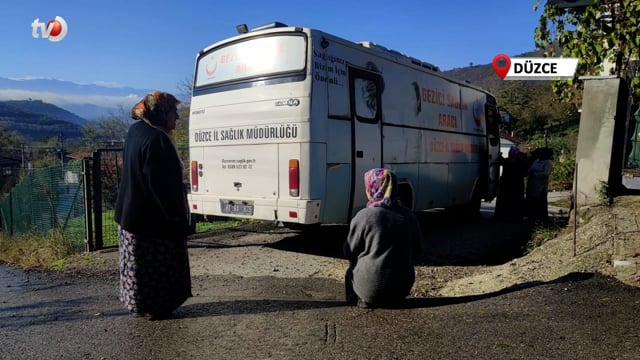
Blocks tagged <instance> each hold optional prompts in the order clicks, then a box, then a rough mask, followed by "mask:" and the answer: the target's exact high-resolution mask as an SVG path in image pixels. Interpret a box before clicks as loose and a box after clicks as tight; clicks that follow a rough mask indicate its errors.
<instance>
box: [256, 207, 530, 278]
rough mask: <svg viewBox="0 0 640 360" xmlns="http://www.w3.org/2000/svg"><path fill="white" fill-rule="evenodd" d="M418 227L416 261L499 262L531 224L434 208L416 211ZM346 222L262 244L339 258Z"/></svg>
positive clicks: (513, 253)
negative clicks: (462, 215)
mask: <svg viewBox="0 0 640 360" xmlns="http://www.w3.org/2000/svg"><path fill="white" fill-rule="evenodd" d="M416 216H417V218H418V221H419V222H420V224H421V227H422V235H423V244H422V245H423V246H422V248H423V251H422V254H421V256H420V257H419V260H418V265H426V266H429V265H432V266H445V265H455V266H476V265H499V264H504V263H506V262H508V261H511V260H513V259H514V258H517V257H520V256H522V255H523V254H524V251H525V250H526V245H527V243H528V241H529V240H530V238H531V235H532V233H533V232H534V231H535V227H534V226H533V224H532V223H529V222H526V221H520V222H507V221H498V220H495V219H493V217H492V216H487V215H482V216H478V217H477V218H474V219H461V218H460V217H459V216H458V214H456V213H455V212H450V211H444V210H435V211H425V212H420V213H417V214H416ZM348 232H349V228H348V226H346V225H345V226H324V225H323V226H317V227H315V228H312V229H309V230H308V231H304V230H303V231H299V232H298V233H292V234H291V236H288V237H286V238H284V239H282V240H280V241H277V242H274V243H270V244H266V245H265V246H268V247H271V248H274V249H278V250H282V251H292V252H298V253H304V254H311V255H317V256H324V257H332V258H339V259H342V258H344V257H343V253H342V246H343V244H344V242H345V240H346V239H347V235H348Z"/></svg>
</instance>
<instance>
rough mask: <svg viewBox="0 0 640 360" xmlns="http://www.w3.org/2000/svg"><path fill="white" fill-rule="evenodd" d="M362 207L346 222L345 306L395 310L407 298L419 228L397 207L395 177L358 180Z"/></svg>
mask: <svg viewBox="0 0 640 360" xmlns="http://www.w3.org/2000/svg"><path fill="white" fill-rule="evenodd" d="M364 182H365V188H366V194H367V198H368V199H369V201H368V203H367V206H366V207H365V208H364V209H362V210H360V211H359V212H358V213H357V214H356V216H355V217H354V218H353V219H352V220H351V224H350V228H349V235H348V238H347V241H346V242H345V244H344V255H345V257H346V258H347V259H348V260H349V268H348V270H347V273H346V275H345V291H346V299H347V302H348V303H349V304H351V305H356V304H358V305H359V306H363V307H391V306H397V305H398V304H399V303H400V302H401V301H402V300H403V299H404V298H406V297H407V296H408V295H409V292H410V291H411V287H412V286H413V282H414V281H415V271H414V268H413V261H414V260H415V258H416V257H417V256H418V255H419V254H420V249H421V241H422V235H421V231H420V225H419V223H418V221H417V219H416V217H415V215H414V214H413V212H412V211H411V209H409V208H407V207H405V206H403V205H402V204H401V203H400V199H399V194H398V184H397V180H396V176H395V174H394V173H393V172H391V171H390V170H387V169H371V170H369V171H367V172H366V173H365V174H364Z"/></svg>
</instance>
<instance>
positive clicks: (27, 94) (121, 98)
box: [0, 77, 151, 120]
mask: <svg viewBox="0 0 640 360" xmlns="http://www.w3.org/2000/svg"><path fill="white" fill-rule="evenodd" d="M150 91H151V90H146V89H134V88H131V87H127V86H120V87H118V86H112V85H107V84H104V85H103V84H77V83H74V82H71V81H64V80H55V79H8V78H2V77H0V101H7V100H29V99H38V100H42V101H44V102H46V103H49V104H54V105H56V106H58V107H60V108H63V109H66V110H68V111H70V112H73V113H75V114H77V115H78V116H80V117H82V118H84V119H87V120H96V119H98V118H101V117H105V116H109V115H111V114H113V113H118V111H119V110H120V109H121V108H123V107H124V108H125V109H128V108H130V107H131V106H133V104H135V103H136V102H137V101H138V100H140V99H141V98H142V97H143V96H144V95H145V94H147V93H149V92H150Z"/></svg>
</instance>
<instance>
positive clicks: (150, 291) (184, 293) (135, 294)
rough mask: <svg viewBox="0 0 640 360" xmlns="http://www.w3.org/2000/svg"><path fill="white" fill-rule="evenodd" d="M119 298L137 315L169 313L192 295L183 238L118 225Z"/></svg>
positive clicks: (185, 244)
mask: <svg viewBox="0 0 640 360" xmlns="http://www.w3.org/2000/svg"><path fill="white" fill-rule="evenodd" d="M118 238H119V243H118V248H119V253H120V301H121V302H122V303H123V304H124V306H125V307H126V308H127V309H128V310H129V311H131V312H133V313H136V314H151V315H158V316H162V315H168V314H170V313H171V312H172V311H173V310H175V309H176V308H177V307H178V306H180V305H182V303H184V302H185V300H187V298H189V297H191V296H192V295H191V273H190V270H189V255H188V253H187V242H186V239H176V238H160V237H153V236H148V235H140V234H134V233H130V232H128V231H126V230H124V229H122V228H121V227H120V226H118Z"/></svg>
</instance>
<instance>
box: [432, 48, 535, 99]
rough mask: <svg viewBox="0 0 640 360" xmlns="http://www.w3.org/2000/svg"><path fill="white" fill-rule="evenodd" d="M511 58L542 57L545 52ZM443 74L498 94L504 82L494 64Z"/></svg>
mask: <svg viewBox="0 0 640 360" xmlns="http://www.w3.org/2000/svg"><path fill="white" fill-rule="evenodd" d="M509 56H511V57H542V56H543V51H542V50H537V51H530V52H526V53H523V54H519V55H509ZM442 73H443V74H445V75H447V76H449V77H452V78H454V79H458V80H462V81H468V82H469V83H471V84H473V85H476V86H479V87H481V88H483V89H486V90H489V91H491V92H496V91H497V90H498V89H500V88H501V87H502V86H504V82H503V80H502V79H500V77H499V76H498V75H497V74H496V72H495V71H494V70H493V64H484V65H472V66H468V67H463V68H455V69H451V70H447V71H443V72H442Z"/></svg>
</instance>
